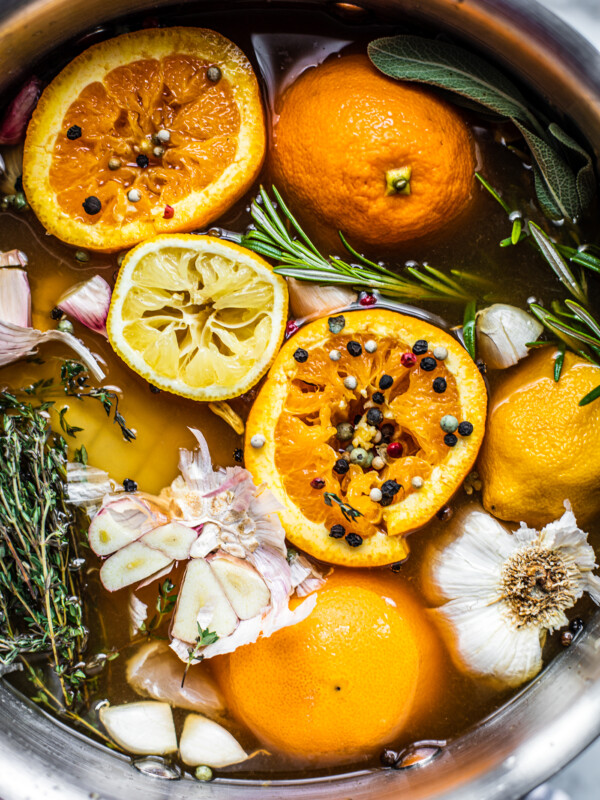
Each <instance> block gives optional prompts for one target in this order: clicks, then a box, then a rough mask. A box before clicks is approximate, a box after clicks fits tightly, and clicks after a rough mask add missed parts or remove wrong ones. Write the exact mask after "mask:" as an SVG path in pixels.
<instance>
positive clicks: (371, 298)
mask: <svg viewBox="0 0 600 800" xmlns="http://www.w3.org/2000/svg"><path fill="white" fill-rule="evenodd" d="M358 302H359V303H360V305H361V306H374V305H375V303H376V302H377V298H376V297H375V295H374V294H364V295H363V296H362V297H361V298H360V300H359V301H358Z"/></svg>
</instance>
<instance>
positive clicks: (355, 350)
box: [346, 342, 362, 358]
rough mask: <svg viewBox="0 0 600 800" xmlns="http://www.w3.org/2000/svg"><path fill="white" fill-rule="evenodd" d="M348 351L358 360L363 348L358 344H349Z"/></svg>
mask: <svg viewBox="0 0 600 800" xmlns="http://www.w3.org/2000/svg"><path fill="white" fill-rule="evenodd" d="M346 349H347V350H348V352H349V353H350V355H351V356H354V358H356V357H357V356H359V355H360V354H361V353H362V347H361V346H360V344H359V343H358V342H348V344H347V345H346Z"/></svg>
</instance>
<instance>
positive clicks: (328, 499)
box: [323, 492, 363, 522]
mask: <svg viewBox="0 0 600 800" xmlns="http://www.w3.org/2000/svg"><path fill="white" fill-rule="evenodd" d="M323 501H324V502H325V505H326V506H332V505H333V503H335V504H336V505H338V506H339V507H340V511H341V512H342V514H343V515H344V517H345V518H346V519H347V520H348V522H354V520H355V519H356V518H357V517H362V516H363V514H362V512H361V511H359V510H358V509H357V508H354V506H351V505H350V504H349V503H344V501H343V500H342V499H341V498H339V497H338V496H337V494H333V492H325V493H324V494H323Z"/></svg>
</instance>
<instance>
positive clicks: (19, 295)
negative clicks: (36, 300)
mask: <svg viewBox="0 0 600 800" xmlns="http://www.w3.org/2000/svg"><path fill="white" fill-rule="evenodd" d="M19 253H20V251H19V250H11V251H10V252H9V253H0V262H4V264H3V266H8V265H12V264H14V263H15V261H17V259H18V255H17V254H19ZM17 263H20V261H17ZM0 320H2V321H3V322H9V323H11V324H12V325H18V326H20V327H22V328H29V326H30V325H31V290H30V288H29V280H28V278H27V273H26V272H25V270H24V269H0Z"/></svg>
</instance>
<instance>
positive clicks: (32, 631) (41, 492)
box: [0, 391, 87, 708]
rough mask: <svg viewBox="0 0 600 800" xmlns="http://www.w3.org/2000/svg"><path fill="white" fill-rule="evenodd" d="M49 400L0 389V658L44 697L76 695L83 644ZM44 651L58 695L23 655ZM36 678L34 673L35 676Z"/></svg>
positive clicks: (60, 455) (67, 701)
mask: <svg viewBox="0 0 600 800" xmlns="http://www.w3.org/2000/svg"><path fill="white" fill-rule="evenodd" d="M49 405H50V403H42V404H40V405H38V406H34V405H32V404H31V403H23V402H20V401H19V400H18V399H17V398H16V397H15V396H14V395H13V394H10V393H9V392H6V391H5V392H1V393H0V413H1V414H2V418H1V430H0V612H1V617H0V663H1V664H3V665H5V666H8V665H10V664H13V663H14V662H15V661H17V660H19V659H20V660H21V661H22V662H23V663H24V664H25V666H26V668H27V669H28V670H29V671H30V673H31V675H32V677H33V679H34V681H35V682H36V683H37V684H38V687H39V688H40V690H41V691H42V693H43V694H44V697H45V699H46V701H50V700H52V701H55V702H57V703H59V704H60V705H62V706H64V707H65V708H70V707H73V706H75V705H77V704H79V703H81V702H82V701H83V700H84V697H83V694H84V692H85V689H84V686H85V678H86V676H85V674H84V673H83V672H82V670H81V669H79V668H78V667H77V666H76V664H77V663H78V662H79V661H80V660H81V658H80V656H81V654H82V652H83V649H84V647H85V643H86V638H87V630H86V628H85V626H84V624H83V609H82V602H81V594H80V592H81V586H80V580H79V577H78V573H77V571H76V570H75V569H73V568H72V567H73V564H74V563H76V559H78V545H77V540H76V538H75V533H74V521H75V520H74V517H73V514H72V512H71V511H70V510H69V509H68V507H67V505H66V502H65V486H66V443H65V440H64V439H63V438H62V436H59V435H56V434H53V433H52V432H50V430H49V426H48V415H47V410H48V407H49ZM38 653H48V654H49V656H50V664H51V667H52V669H53V670H54V672H55V674H56V676H57V678H58V683H59V686H60V694H61V697H60V698H56V697H55V696H54V695H53V694H52V693H51V692H50V690H49V689H47V688H46V687H44V686H43V684H41V683H40V678H39V672H38V671H36V670H34V669H33V667H32V666H31V664H30V662H29V657H30V656H33V655H34V654H38ZM36 679H37V680H36Z"/></svg>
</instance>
